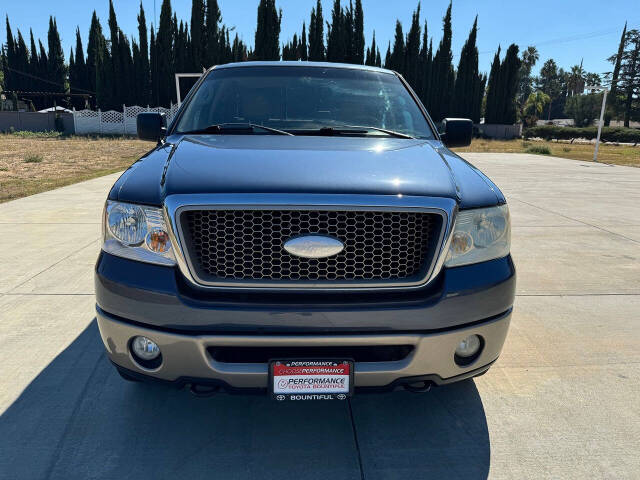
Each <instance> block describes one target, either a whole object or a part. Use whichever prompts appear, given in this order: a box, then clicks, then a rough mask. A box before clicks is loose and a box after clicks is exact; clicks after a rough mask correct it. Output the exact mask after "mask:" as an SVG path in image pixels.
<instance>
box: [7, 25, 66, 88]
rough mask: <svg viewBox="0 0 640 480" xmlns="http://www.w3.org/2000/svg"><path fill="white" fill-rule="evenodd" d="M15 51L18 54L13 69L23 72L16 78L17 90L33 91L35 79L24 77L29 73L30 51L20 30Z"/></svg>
mask: <svg viewBox="0 0 640 480" xmlns="http://www.w3.org/2000/svg"><path fill="white" fill-rule="evenodd" d="M15 49H16V52H15V59H14V64H13V65H11V67H12V68H14V69H16V70H18V72H22V73H18V75H17V76H16V77H14V78H15V79H16V83H17V90H27V91H29V90H32V89H33V79H32V78H30V77H28V76H26V75H24V74H25V73H29V72H28V70H29V49H28V48H27V43H26V42H25V41H24V38H23V37H22V33H21V32H20V30H18V38H17V40H16V43H15ZM63 61H64V58H63ZM15 73H17V72H15Z"/></svg>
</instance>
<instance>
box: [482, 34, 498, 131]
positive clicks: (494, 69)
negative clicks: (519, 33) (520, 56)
mask: <svg viewBox="0 0 640 480" xmlns="http://www.w3.org/2000/svg"><path fill="white" fill-rule="evenodd" d="M499 76H500V46H499V45H498V51H497V52H496V54H495V56H494V57H493V63H492V64H491V71H490V72H489V83H488V84H487V104H486V107H485V114H484V123H498V122H497V118H498V113H497V105H496V99H497V97H498V95H499V91H498V89H499V88H500V85H499Z"/></svg>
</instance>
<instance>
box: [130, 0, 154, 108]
mask: <svg viewBox="0 0 640 480" xmlns="http://www.w3.org/2000/svg"><path fill="white" fill-rule="evenodd" d="M138 39H139V41H140V45H139V52H138V54H137V55H135V56H134V58H133V60H134V71H135V79H136V85H137V87H136V91H137V92H138V93H137V96H136V99H137V102H140V104H141V105H148V104H149V102H150V100H151V91H150V90H151V83H150V76H149V41H148V39H147V19H146V17H145V14H144V8H143V7H142V2H140V12H139V13H138Z"/></svg>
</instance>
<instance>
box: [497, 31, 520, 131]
mask: <svg viewBox="0 0 640 480" xmlns="http://www.w3.org/2000/svg"><path fill="white" fill-rule="evenodd" d="M518 50H519V49H518V46H517V45H515V44H511V45H510V46H509V48H508V49H507V54H506V55H505V57H504V62H503V63H502V65H501V66H500V87H501V90H500V93H501V95H500V98H501V101H500V102H499V104H501V105H502V108H501V118H499V120H500V123H505V124H513V123H516V120H517V103H516V94H517V93H518V72H519V70H520V64H521V61H520V58H519V57H518Z"/></svg>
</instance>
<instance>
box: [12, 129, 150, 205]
mask: <svg viewBox="0 0 640 480" xmlns="http://www.w3.org/2000/svg"><path fill="white" fill-rule="evenodd" d="M153 145H154V144H153V143H152V142H143V141H141V140H137V139H133V138H127V137H113V138H107V137H97V138H90V137H62V136H57V135H51V134H26V133H23V132H18V133H16V134H0V202H6V201H8V200H12V199H14V198H20V197H26V196H27V195H33V194H34V193H39V192H44V191H46V190H52V189H54V188H58V187H62V186H64V185H69V184H71V183H76V182H81V181H83V180H88V179H90V178H95V177H99V176H102V175H107V174H109V173H114V172H118V171H120V170H124V169H125V168H127V167H128V166H129V165H131V164H132V163H133V162H134V161H136V160H137V159H138V158H139V157H140V156H141V155H142V154H144V153H145V152H147V151H149V150H150V149H151V148H153Z"/></svg>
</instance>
